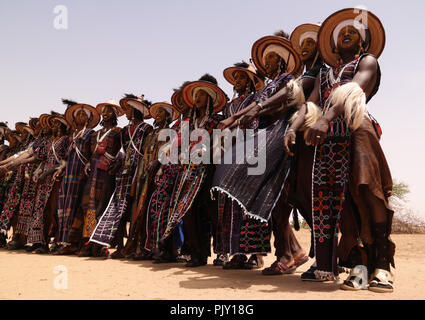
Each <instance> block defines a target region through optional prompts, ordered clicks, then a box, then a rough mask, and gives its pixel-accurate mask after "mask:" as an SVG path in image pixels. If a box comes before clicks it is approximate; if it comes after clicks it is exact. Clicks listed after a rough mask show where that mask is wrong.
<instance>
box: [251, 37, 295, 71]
mask: <svg viewBox="0 0 425 320" xmlns="http://www.w3.org/2000/svg"><path fill="white" fill-rule="evenodd" d="M272 44H274V45H277V46H280V47H282V48H283V50H284V51H285V53H286V55H287V57H286V59H285V58H284V60H285V62H286V72H287V73H291V74H293V73H296V72H297V71H298V70H299V69H300V66H301V59H300V56H299V55H298V53H297V51H295V49H294V48H293V47H292V45H291V42H289V41H288V40H286V39H284V38H282V37H278V36H265V37H262V38H260V39H258V40H257V41H255V42H254V44H253V45H252V49H251V56H252V61H253V62H254V64H255V66H256V67H257V69H258V70H259V71H260V72H261V74H264V75H266V74H267V72H266V68H265V66H264V63H263V53H264V50H266V48H267V47H268V46H269V45H272Z"/></svg>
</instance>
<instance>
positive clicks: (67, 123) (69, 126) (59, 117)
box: [52, 115, 72, 130]
mask: <svg viewBox="0 0 425 320" xmlns="http://www.w3.org/2000/svg"><path fill="white" fill-rule="evenodd" d="M54 120H58V121H60V122H61V123H63V124H64V125H65V126H66V128H67V130H69V129H70V128H71V127H72V126H71V124H70V123H69V121H68V120H66V118H65V117H64V116H62V115H61V116H53V119H52V121H54Z"/></svg>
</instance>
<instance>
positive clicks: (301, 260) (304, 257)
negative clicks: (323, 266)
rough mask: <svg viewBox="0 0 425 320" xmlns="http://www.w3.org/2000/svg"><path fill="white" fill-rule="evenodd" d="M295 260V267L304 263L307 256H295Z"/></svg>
mask: <svg viewBox="0 0 425 320" xmlns="http://www.w3.org/2000/svg"><path fill="white" fill-rule="evenodd" d="M294 260H295V265H296V266H297V268H298V267H299V266H302V265H303V264H304V263H306V262H307V261H308V256H306V255H304V256H302V257H300V258H296V259H294Z"/></svg>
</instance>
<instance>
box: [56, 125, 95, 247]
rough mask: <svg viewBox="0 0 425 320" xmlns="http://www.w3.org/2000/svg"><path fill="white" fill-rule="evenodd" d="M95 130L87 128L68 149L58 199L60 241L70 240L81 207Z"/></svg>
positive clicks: (75, 137) (75, 138) (73, 140)
mask: <svg viewBox="0 0 425 320" xmlns="http://www.w3.org/2000/svg"><path fill="white" fill-rule="evenodd" d="M93 132H94V131H93V130H85V131H84V132H83V133H80V134H79V135H78V134H77V135H76V136H74V138H73V139H72V141H71V143H70V146H69V149H68V155H67V160H66V167H65V174H64V176H63V179H62V184H61V188H60V191H59V199H58V235H57V239H58V242H65V243H66V242H69V233H70V230H71V226H72V223H73V222H74V217H75V216H76V213H77V210H78V209H79V207H80V203H81V198H82V195H83V189H84V186H85V183H86V179H87V178H86V176H85V174H84V166H85V161H86V159H90V157H91V151H90V137H91V135H92V134H93ZM77 149H78V150H79V151H78V152H77ZM79 153H80V155H79Z"/></svg>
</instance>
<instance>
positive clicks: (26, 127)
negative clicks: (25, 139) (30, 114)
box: [15, 122, 34, 136]
mask: <svg viewBox="0 0 425 320" xmlns="http://www.w3.org/2000/svg"><path fill="white" fill-rule="evenodd" d="M15 129H16V131H18V132H19V133H21V134H22V133H23V132H24V131H28V133H29V134H30V135H32V136H33V135H34V130H33V129H32V128H31V127H30V126H29V125H28V124H26V123H25V122H16V123H15Z"/></svg>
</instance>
